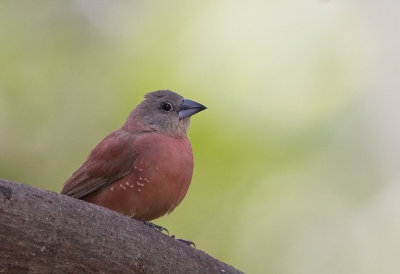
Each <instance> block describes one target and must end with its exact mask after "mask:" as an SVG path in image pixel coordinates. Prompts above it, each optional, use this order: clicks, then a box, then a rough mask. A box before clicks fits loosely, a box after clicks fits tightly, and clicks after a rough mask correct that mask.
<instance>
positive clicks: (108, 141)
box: [61, 90, 205, 221]
mask: <svg viewBox="0 0 400 274" xmlns="http://www.w3.org/2000/svg"><path fill="white" fill-rule="evenodd" d="M166 103H168V104H171V106H172V110H168V111H166V110H165V109H169V106H165V104H166ZM164 108H165V109H164ZM203 109H205V107H204V106H202V105H200V104H198V103H196V102H193V101H190V100H187V99H183V98H182V97H181V96H180V95H178V94H176V93H173V92H171V91H168V90H163V91H157V92H153V93H149V94H148V95H146V100H144V101H143V102H142V103H141V104H140V105H138V106H137V107H136V108H135V109H134V110H133V111H132V112H131V114H130V115H129V117H128V119H127V121H126V123H125V124H124V125H123V126H122V127H121V128H120V129H118V130H115V131H114V132H112V133H111V134H109V135H108V136H107V137H105V138H104V139H103V140H102V141H101V142H100V143H99V144H98V145H97V146H96V147H95V148H94V149H93V150H92V151H91V153H90V154H89V157H88V159H87V160H86V162H84V163H83V165H82V166H81V167H80V168H79V169H78V170H77V171H75V172H74V173H73V175H72V176H71V177H70V178H69V179H68V180H67V181H66V182H65V183H64V187H63V190H62V192H61V193H63V194H66V195H70V196H72V197H75V198H79V199H83V200H86V201H88V202H91V203H94V204H98V205H100V206H104V207H107V208H110V209H113V210H116V211H118V212H120V213H122V214H125V215H128V216H131V217H133V218H135V219H138V220H143V221H148V220H152V219H155V218H158V217H160V216H162V215H164V214H166V213H169V212H171V211H172V210H173V209H174V208H175V207H176V206H177V205H178V204H179V203H180V202H181V201H182V199H183V198H184V196H185V195H186V192H187V190H188V188H189V184H190V181H191V178H192V173H193V154H192V148H191V144H190V141H189V139H188V137H187V135H186V131H187V129H188V126H189V119H190V116H191V115H193V114H195V113H197V112H199V111H201V110H203Z"/></svg>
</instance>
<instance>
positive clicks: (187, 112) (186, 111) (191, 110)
mask: <svg viewBox="0 0 400 274" xmlns="http://www.w3.org/2000/svg"><path fill="white" fill-rule="evenodd" d="M205 109H206V107H205V106H203V105H202V104H199V103H197V102H195V101H192V100H189V99H183V101H182V103H181V106H180V108H179V112H178V114H179V119H183V118H185V117H189V116H192V115H193V114H196V113H197V112H200V111H202V110H205Z"/></svg>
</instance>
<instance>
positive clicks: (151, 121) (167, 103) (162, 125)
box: [127, 90, 206, 136]
mask: <svg viewBox="0 0 400 274" xmlns="http://www.w3.org/2000/svg"><path fill="white" fill-rule="evenodd" d="M204 109H206V107H205V106H203V105H202V104H199V103H197V102H195V101H192V100H189V99H184V98H183V97H182V96H180V95H179V94H177V93H175V92H172V91H170V90H158V91H154V92H150V93H148V94H146V96H145V100H143V101H142V102H141V103H140V104H139V105H138V106H137V107H136V108H135V109H134V111H133V112H132V113H131V115H130V117H129V118H128V121H127V123H129V120H130V118H131V119H133V120H136V121H137V119H140V122H141V123H143V124H144V125H145V126H148V127H150V128H151V129H153V130H156V131H159V132H163V133H165V134H168V135H172V136H184V135H186V132H187V130H188V128H189V125H190V117H191V116H192V115H193V114H196V113H198V112H200V111H202V110H204Z"/></svg>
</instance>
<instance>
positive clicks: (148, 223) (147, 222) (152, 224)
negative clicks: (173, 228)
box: [144, 221, 169, 235]
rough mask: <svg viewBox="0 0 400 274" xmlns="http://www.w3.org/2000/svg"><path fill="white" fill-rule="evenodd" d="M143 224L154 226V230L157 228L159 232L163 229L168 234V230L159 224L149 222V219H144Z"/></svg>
mask: <svg viewBox="0 0 400 274" xmlns="http://www.w3.org/2000/svg"><path fill="white" fill-rule="evenodd" d="M144 224H145V225H148V226H149V227H151V228H154V229H155V230H158V231H160V232H164V231H165V232H166V233H167V234H168V235H169V231H168V229H166V228H165V227H162V226H160V225H156V224H154V223H151V222H149V221H145V222H144Z"/></svg>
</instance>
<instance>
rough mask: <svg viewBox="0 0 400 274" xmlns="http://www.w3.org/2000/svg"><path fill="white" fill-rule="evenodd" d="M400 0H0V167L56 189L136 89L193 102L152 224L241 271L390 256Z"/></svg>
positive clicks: (338, 267)
mask: <svg viewBox="0 0 400 274" xmlns="http://www.w3.org/2000/svg"><path fill="white" fill-rule="evenodd" d="M399 27H400V1H398V0H380V1H373V0H354V1H343V0H331V1H322V0H288V1H279V0H269V1H261V0H260V1H257V0H250V1H228V0H212V1H211V0H205V1H177V0H171V1H161V0H158V1H157V0H154V1H143V0H141V1H106V0H102V1H99V0H76V1H60V0H48V1H28V0H27V1H1V2H0V41H1V43H0V71H1V73H0V177H2V178H6V179H9V180H14V181H18V182H22V183H25V184H29V185H32V186H35V187H39V188H43V189H48V190H52V191H56V192H59V191H60V189H61V186H62V184H63V182H64V181H65V180H66V179H67V178H68V177H69V175H70V174H71V173H72V172H73V171H74V170H75V169H76V168H77V167H78V166H79V165H80V164H81V163H82V162H83V161H84V159H85V158H86V156H87V154H88V153H89V151H90V150H91V148H92V147H93V146H94V145H95V144H97V142H98V141H100V140H101V139H102V138H103V137H104V136H105V135H106V134H108V133H109V132H110V131H112V130H113V129H116V128H118V127H120V125H121V124H122V123H123V122H124V121H125V118H126V116H127V115H128V113H129V112H130V111H131V109H133V107H134V106H135V105H136V104H137V103H138V102H139V101H141V100H142V98H143V95H144V94H145V93H146V92H148V91H153V90H157V89H166V88H167V89H171V90H173V91H176V92H178V93H180V94H182V95H183V96H185V97H187V98H191V99H193V100H196V101H198V102H201V103H203V104H205V105H206V106H208V110H206V111H204V112H202V113H200V114H198V115H196V116H194V117H193V119H192V126H191V129H190V137H191V140H192V144H193V149H194V153H195V159H196V163H195V173H194V178H193V181H192V185H191V188H190V190H189V193H188V195H187V196H186V199H185V200H184V201H183V203H182V204H181V205H180V206H179V207H178V208H177V209H176V210H175V211H174V212H173V213H172V214H171V215H169V216H166V217H163V218H161V219H159V220H158V221H156V223H158V224H160V225H163V226H165V227H167V228H168V229H169V230H170V231H171V232H172V233H173V234H176V235H177V236H178V237H181V238H184V239H190V240H192V241H194V242H195V243H196V244H197V246H198V248H199V249H201V250H204V251H205V252H207V253H209V254H211V255H212V256H215V257H216V258H218V259H220V260H222V261H225V262H227V263H229V264H232V265H234V266H236V267H238V268H240V269H241V270H243V271H245V272H248V273H307V274H312V273H316V274H319V273H325V274H329V273H341V274H343V273H352V274H357V273H360V274H361V273H363V274H365V273H398V270H399V269H400V260H399V259H398V258H399V256H400V199H399V196H400V185H399V183H400V171H399V163H400V123H399V115H400V108H399V107H400V106H399V103H400V93H399V87H400V82H399V78H400V50H399V49H400V31H399Z"/></svg>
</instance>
